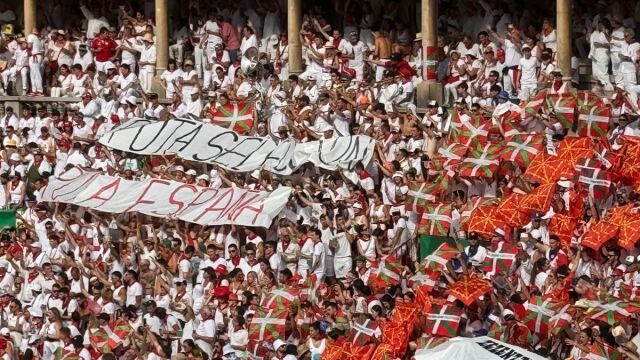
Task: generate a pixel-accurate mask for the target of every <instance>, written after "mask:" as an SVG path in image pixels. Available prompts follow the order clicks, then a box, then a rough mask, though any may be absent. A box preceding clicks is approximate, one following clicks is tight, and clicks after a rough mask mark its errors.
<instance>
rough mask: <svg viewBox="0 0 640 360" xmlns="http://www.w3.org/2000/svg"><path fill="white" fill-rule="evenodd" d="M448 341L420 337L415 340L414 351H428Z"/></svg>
mask: <svg viewBox="0 0 640 360" xmlns="http://www.w3.org/2000/svg"><path fill="white" fill-rule="evenodd" d="M447 341H449V338H447V337H441V336H427V335H422V336H420V337H419V338H417V339H416V350H429V349H433V348H434V347H436V346H438V345H442V344H444V343H446V342H447Z"/></svg>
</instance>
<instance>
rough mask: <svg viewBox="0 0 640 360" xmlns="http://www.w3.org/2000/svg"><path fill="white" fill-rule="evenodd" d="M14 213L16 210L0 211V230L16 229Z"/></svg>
mask: <svg viewBox="0 0 640 360" xmlns="http://www.w3.org/2000/svg"><path fill="white" fill-rule="evenodd" d="M16 211H17V209H1V210H0V230H2V229H6V228H15V227H16Z"/></svg>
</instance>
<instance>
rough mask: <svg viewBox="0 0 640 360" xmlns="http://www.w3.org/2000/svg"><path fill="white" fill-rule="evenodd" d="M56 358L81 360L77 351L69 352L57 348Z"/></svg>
mask: <svg viewBox="0 0 640 360" xmlns="http://www.w3.org/2000/svg"><path fill="white" fill-rule="evenodd" d="M54 357H55V359H56V360H81V357H80V355H78V354H77V353H76V352H75V351H72V350H67V349H64V348H61V347H59V348H57V349H56V351H55V353H54Z"/></svg>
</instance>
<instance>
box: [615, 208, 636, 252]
mask: <svg viewBox="0 0 640 360" xmlns="http://www.w3.org/2000/svg"><path fill="white" fill-rule="evenodd" d="M618 226H619V229H620V233H619V234H618V245H620V246H621V247H623V248H624V249H626V250H628V251H631V249H632V248H633V247H634V246H635V244H636V242H638V240H640V231H638V229H640V215H630V216H628V217H626V218H624V219H623V220H622V221H621V222H620V224H618Z"/></svg>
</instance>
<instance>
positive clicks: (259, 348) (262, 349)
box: [247, 339, 273, 360]
mask: <svg viewBox="0 0 640 360" xmlns="http://www.w3.org/2000/svg"><path fill="white" fill-rule="evenodd" d="M269 347H273V346H272V345H270V344H269V342H268V341H255V340H251V339H249V343H248V345H247V350H248V351H247V353H248V355H249V359H251V360H265V359H267V358H268V356H269V353H270V350H269Z"/></svg>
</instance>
